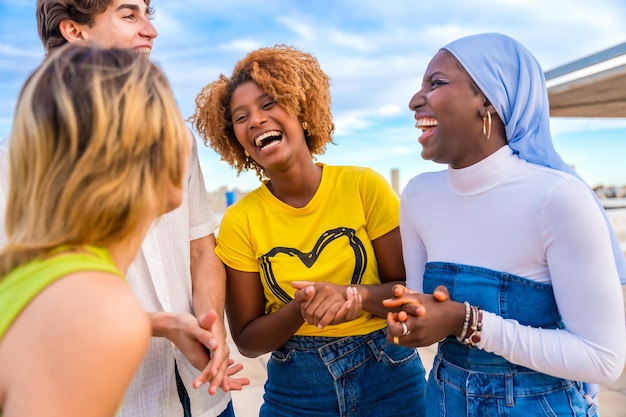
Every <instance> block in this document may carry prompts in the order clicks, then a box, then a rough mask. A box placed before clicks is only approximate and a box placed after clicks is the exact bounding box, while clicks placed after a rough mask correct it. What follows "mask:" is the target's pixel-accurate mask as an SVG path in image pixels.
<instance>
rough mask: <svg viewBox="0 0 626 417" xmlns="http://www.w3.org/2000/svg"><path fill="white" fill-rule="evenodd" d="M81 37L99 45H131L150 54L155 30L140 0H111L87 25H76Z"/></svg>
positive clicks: (127, 46) (124, 46)
mask: <svg viewBox="0 0 626 417" xmlns="http://www.w3.org/2000/svg"><path fill="white" fill-rule="evenodd" d="M80 27H81V32H82V36H83V38H84V39H85V40H88V41H93V42H95V43H97V44H98V45H100V46H102V47H118V48H134V49H137V50H138V51H140V52H142V53H146V54H150V52H151V50H152V43H153V41H154V38H156V37H157V31H156V29H155V28H154V25H152V21H151V15H150V9H149V8H148V6H147V5H146V3H144V1H143V0H113V1H112V2H111V4H110V5H109V7H107V9H106V10H105V11H104V13H100V14H98V15H96V16H95V19H94V23H93V25H91V26H88V25H80Z"/></svg>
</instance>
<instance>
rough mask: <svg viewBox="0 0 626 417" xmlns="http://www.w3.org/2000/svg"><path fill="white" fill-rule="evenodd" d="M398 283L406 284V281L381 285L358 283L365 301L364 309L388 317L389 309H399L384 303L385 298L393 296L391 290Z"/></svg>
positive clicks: (358, 288) (359, 290)
mask: <svg viewBox="0 0 626 417" xmlns="http://www.w3.org/2000/svg"><path fill="white" fill-rule="evenodd" d="M397 284H401V285H404V281H392V282H385V283H383V284H381V285H356V287H357V291H358V293H359V295H360V296H361V300H362V302H363V307H362V309H363V310H365V311H367V312H368V313H372V314H374V315H376V316H378V317H382V318H387V313H388V312H389V311H397V309H390V308H387V307H385V306H384V305H383V300H386V299H388V298H391V295H392V293H391V290H392V288H393V286H394V285H397Z"/></svg>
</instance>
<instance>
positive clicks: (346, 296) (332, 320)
mask: <svg viewBox="0 0 626 417" xmlns="http://www.w3.org/2000/svg"><path fill="white" fill-rule="evenodd" d="M291 286H292V287H294V288H295V289H296V290H297V291H296V293H295V295H294V300H295V301H297V302H299V303H300V311H301V314H302V317H303V318H304V320H305V321H306V322H307V323H309V324H312V325H314V326H317V327H318V328H320V329H322V328H324V327H325V326H328V325H330V324H339V323H345V322H347V321H351V320H354V319H356V318H357V317H359V315H360V314H361V309H362V308H363V303H362V299H361V295H360V294H359V293H358V290H357V288H356V287H354V286H346V285H337V284H331V283H329V282H310V281H293V282H292V283H291Z"/></svg>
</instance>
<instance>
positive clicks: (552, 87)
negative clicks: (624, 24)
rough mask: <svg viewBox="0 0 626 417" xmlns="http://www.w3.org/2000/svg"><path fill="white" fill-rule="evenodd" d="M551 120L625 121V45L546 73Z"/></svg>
mask: <svg viewBox="0 0 626 417" xmlns="http://www.w3.org/2000/svg"><path fill="white" fill-rule="evenodd" d="M545 76H546V85H547V87H548V99H549V101H550V116H552V117H626V42H625V43H622V44H620V45H617V46H614V47H612V48H609V49H606V50H603V51H601V52H598V53H596V54H593V55H590V56H587V57H585V58H582V59H579V60H576V61H574V62H570V63H568V64H565V65H562V66H560V67H558V68H555V69H552V70H550V71H546V72H545Z"/></svg>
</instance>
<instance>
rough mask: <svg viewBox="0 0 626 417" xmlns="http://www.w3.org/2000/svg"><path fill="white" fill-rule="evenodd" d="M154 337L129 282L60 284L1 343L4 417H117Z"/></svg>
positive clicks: (92, 275)
mask: <svg viewBox="0 0 626 417" xmlns="http://www.w3.org/2000/svg"><path fill="white" fill-rule="evenodd" d="M150 334H151V331H150V324H149V321H148V318H147V316H146V314H145V312H144V311H143V310H142V308H141V306H140V305H139V303H138V301H137V300H136V298H135V296H134V294H133V293H132V291H131V290H130V288H129V287H128V285H127V284H126V282H125V281H124V280H123V279H122V278H120V277H118V276H116V275H112V274H109V273H104V272H79V273H74V274H71V275H68V276H66V277H64V278H61V279H60V280H58V281H56V282H55V283H53V284H52V285H50V286H49V287H48V288H46V289H45V290H44V291H42V292H41V293H40V294H39V295H38V296H37V297H36V298H35V299H33V301H32V302H31V303H30V304H29V305H28V306H27V307H26V309H24V311H23V312H22V313H21V314H20V315H19V316H18V318H17V319H16V321H15V322H14V324H13V325H12V326H11V328H10V329H9V330H8V332H7V334H6V335H5V338H4V339H3V340H2V342H1V343H0V367H1V368H2V369H3V372H2V374H3V376H2V377H0V401H2V402H1V403H2V408H3V413H5V415H9V413H8V411H10V410H13V413H14V414H15V415H39V414H45V415H48V416H56V415H65V416H74V415H77V416H78V415H103V416H105V415H113V414H115V410H117V407H118V406H119V404H120V401H121V399H122V396H123V394H124V391H125V390H126V387H127V386H128V384H129V383H130V380H131V378H132V376H133V374H134V373H135V371H136V369H137V367H138V366H139V364H140V362H141V360H142V358H143V355H144V354H145V351H146V349H147V345H148V342H149V339H150ZM5 370H6V371H7V372H4V371H5ZM3 392H4V394H5V395H4V399H3V400H2V397H3V395H2V393H3ZM32 398H38V401H37V402H33V401H32ZM39 400H40V401H39ZM34 403H37V404H34ZM68 404H72V406H71V407H69V408H68ZM44 410H45V412H44ZM94 410H99V411H98V412H97V413H96V414H94ZM57 411H58V414H57ZM81 413H82V414H81ZM100 413H101V414H100Z"/></svg>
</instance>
